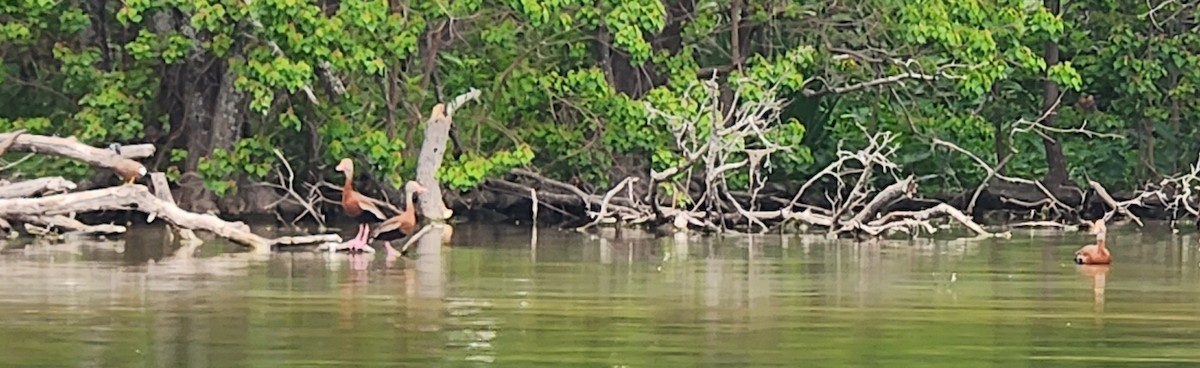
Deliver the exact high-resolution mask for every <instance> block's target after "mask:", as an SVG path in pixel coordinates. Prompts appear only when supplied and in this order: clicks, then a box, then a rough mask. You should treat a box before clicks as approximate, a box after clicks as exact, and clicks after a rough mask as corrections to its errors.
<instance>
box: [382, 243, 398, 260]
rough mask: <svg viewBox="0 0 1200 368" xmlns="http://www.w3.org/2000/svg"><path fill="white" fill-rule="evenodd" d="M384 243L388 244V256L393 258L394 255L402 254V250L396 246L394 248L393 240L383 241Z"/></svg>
mask: <svg viewBox="0 0 1200 368" xmlns="http://www.w3.org/2000/svg"><path fill="white" fill-rule="evenodd" d="M383 245H386V246H387V256H388V258H392V257H396V256H399V255H400V251H398V250H396V248H393V247H392V242H391V241H386V242H383Z"/></svg>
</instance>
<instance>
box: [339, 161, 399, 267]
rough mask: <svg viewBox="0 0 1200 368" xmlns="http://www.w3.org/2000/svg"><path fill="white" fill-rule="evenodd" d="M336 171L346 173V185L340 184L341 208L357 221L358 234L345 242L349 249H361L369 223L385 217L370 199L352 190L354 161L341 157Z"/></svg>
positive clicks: (365, 239) (364, 246) (365, 240)
mask: <svg viewBox="0 0 1200 368" xmlns="http://www.w3.org/2000/svg"><path fill="white" fill-rule="evenodd" d="M337 171H341V172H344V173H346V185H344V186H342V209H343V210H345V211H346V215H347V216H350V217H351V218H353V219H354V220H355V221H358V235H355V236H354V240H351V241H349V242H347V243H346V245H348V246H349V247H350V251H352V252H355V251H362V250H363V249H364V248H366V246H367V234H368V230H370V227H371V226H370V225H369V224H371V223H375V222H379V221H383V220H384V219H386V218H387V216H385V215H384V214H383V211H380V210H379V207H376V206H375V203H373V202H371V201H372V199H370V198H368V197H367V196H364V195H362V193H359V192H357V191H355V190H354V185H353V184H352V182H353V181H354V162H353V161H350V159H348V158H343V159H342V161H341V162H339V163H338V165H337Z"/></svg>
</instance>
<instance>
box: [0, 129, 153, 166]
mask: <svg viewBox="0 0 1200 368" xmlns="http://www.w3.org/2000/svg"><path fill="white" fill-rule="evenodd" d="M9 140H12V145H11V146H10V147H9V148H8V150H9V151H21V152H33V153H48V154H51V155H55V156H60V157H65V158H70V159H75V160H79V161H82V162H86V163H88V164H91V165H92V166H96V167H103V168H106V169H110V170H113V171H116V172H130V173H134V172H143V173H144V172H145V170H146V167H145V166H142V164H140V163H138V162H137V161H134V160H130V159H128V158H126V157H125V156H123V155H122V154H120V153H118V152H117V151H120V150H124V149H126V148H124V147H121V146H118V147H121V148H119V149H117V148H114V149H103V148H96V147H92V146H89V145H86V144H83V142H80V141H78V140H76V139H75V138H74V137H70V138H62V137H49V136H44V135H34V134H25V133H0V142H7V141H9ZM141 146H142V145H139V148H137V149H136V150H130V151H131V153H137V154H144V153H145V151H146V149H145V148H141ZM152 147H153V146H151V148H152ZM150 153H151V154H153V151H152V150H151V152H150Z"/></svg>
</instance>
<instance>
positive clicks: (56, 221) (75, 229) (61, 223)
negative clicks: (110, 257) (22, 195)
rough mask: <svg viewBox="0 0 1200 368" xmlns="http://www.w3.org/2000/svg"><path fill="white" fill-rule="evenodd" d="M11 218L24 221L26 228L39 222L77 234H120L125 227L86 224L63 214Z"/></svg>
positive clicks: (123, 231)
mask: <svg viewBox="0 0 1200 368" xmlns="http://www.w3.org/2000/svg"><path fill="white" fill-rule="evenodd" d="M12 219H13V220H17V221H24V222H25V227H26V229H27V230H28V229H29V228H30V225H31V224H40V225H44V226H48V227H51V228H60V229H65V230H67V231H68V232H72V233H79V234H122V233H125V231H126V229H125V227H124V226H121V225H112V224H103V225H88V224H85V223H82V222H79V221H78V220H76V219H73V218H70V217H66V216H63V215H55V216H35V215H28V216H14V217H12Z"/></svg>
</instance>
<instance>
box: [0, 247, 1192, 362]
mask: <svg viewBox="0 0 1200 368" xmlns="http://www.w3.org/2000/svg"><path fill="white" fill-rule="evenodd" d="M352 228H353V226H350V227H347V229H352ZM531 235H532V234H531V232H530V230H529V229H528V228H520V227H511V226H483V225H459V226H458V227H457V228H456V229H455V232H454V236H453V239H452V246H449V247H422V248H420V249H418V251H417V253H419V254H418V255H417V256H416V257H415V258H414V259H408V260H405V259H401V260H395V261H393V262H388V261H387V260H386V259H385V258H386V257H384V256H383V254H379V255H365V256H348V255H345V254H328V253H313V252H280V253H274V254H270V255H256V254H250V253H244V252H238V251H237V250H238V248H237V247H234V246H227V245H224V246H223V245H221V244H208V245H204V246H202V247H200V248H199V249H183V250H180V249H179V248H178V246H177V245H170V243H169V242H166V241H165V234H164V233H163V230H162V229H158V228H145V229H138V232H137V233H136V234H130V235H128V236H125V237H123V238H122V239H124V240H107V241H99V240H71V241H67V242H63V243H57V244H48V243H42V242H35V243H29V242H28V240H25V241H9V242H8V243H4V242H3V241H0V245H2V246H3V248H4V251H3V252H0V316H2V317H0V357H3V359H0V366H5V367H7V366H12V367H284V366H286V367H342V366H358V367H375V366H380V367H382V366H388V367H391V366H412V367H431V366H435V367H436V366H445V367H459V366H467V367H489V366H504V367H536V366H544V367H567V366H587V367H717V366H735V367H741V366H755V367H761V366H780V367H783V366H787V367H792V366H817V367H859V366H862V367H876V366H914V367H915V366H919V367H967V366H970V367H992V366H995V367H1014V366H1030V367H1042V366H1065V367H1101V366H1104V367H1116V366H1134V365H1137V366H1154V367H1164V366H1196V365H1197V364H1200V349H1197V348H1198V347H1200V343H1197V341H1200V340H1198V338H1200V335H1198V334H1197V332H1198V331H1200V313H1198V312H1200V303H1198V302H1200V288H1198V287H1197V278H1198V276H1197V268H1198V266H1200V265H1198V260H1197V259H1196V256H1195V254H1196V247H1197V242H1196V237H1195V236H1194V235H1188V234H1184V235H1177V234H1172V233H1171V231H1170V229H1169V228H1166V227H1164V226H1162V225H1150V226H1148V227H1147V228H1145V229H1140V230H1139V229H1129V228H1113V229H1111V230H1110V235H1109V242H1110V246H1111V247H1112V248H1113V251H1114V257H1115V258H1116V263H1115V264H1114V265H1112V266H1111V267H1080V266H1075V265H1073V264H1071V263H1070V258H1071V255H1072V253H1073V252H1074V250H1075V249H1076V248H1078V247H1079V246H1080V245H1082V244H1087V243H1088V242H1089V241H1090V240H1091V239H1090V238H1089V236H1088V235H1086V234H1084V233H1059V232H1053V231H1048V232H1046V231H1044V232H1029V231H1022V232H1016V233H1015V234H1014V236H1013V238H1012V239H1000V240H982V241H964V240H938V241H930V240H887V241H871V242H854V241H848V240H840V241H834V240H825V239H822V238H819V237H811V236H810V237H797V236H781V235H778V234H776V235H763V236H754V237H748V236H730V237H724V238H714V237H699V236H692V237H687V236H675V237H669V236H668V237H664V238H653V237H649V236H641V235H637V234H636V233H629V232H626V233H624V234H621V235H622V236H620V237H618V236H616V235H614V234H612V233H611V232H605V233H602V234H601V235H600V236H592V235H582V234H578V233H573V232H560V231H556V230H550V229H542V230H540V231H538V234H537V238H536V241H534V239H532V237H531Z"/></svg>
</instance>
